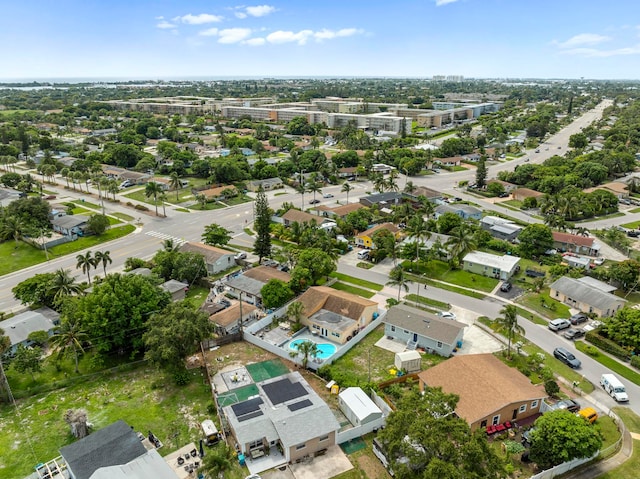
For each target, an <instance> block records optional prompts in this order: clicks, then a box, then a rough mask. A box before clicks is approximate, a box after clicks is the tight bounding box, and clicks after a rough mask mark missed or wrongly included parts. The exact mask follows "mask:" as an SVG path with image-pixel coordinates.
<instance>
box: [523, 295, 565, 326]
mask: <svg viewBox="0 0 640 479" xmlns="http://www.w3.org/2000/svg"><path fill="white" fill-rule="evenodd" d="M517 301H518V302H519V303H520V304H522V305H523V306H526V307H528V308H530V309H533V310H534V311H535V312H537V313H538V314H540V315H542V316H544V317H547V318H549V319H556V318H569V317H570V316H571V313H570V312H569V306H567V305H566V304H564V303H561V302H559V301H556V300H555V299H551V297H550V296H549V289H548V288H546V289H543V290H542V291H541V292H540V293H539V294H538V293H526V294H524V295H522V296H521V297H520V298H518V300H517Z"/></svg>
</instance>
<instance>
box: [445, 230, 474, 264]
mask: <svg viewBox="0 0 640 479" xmlns="http://www.w3.org/2000/svg"><path fill="white" fill-rule="evenodd" d="M450 236H451V237H450V238H449V240H448V241H447V246H448V247H449V253H450V254H451V258H452V259H455V260H457V261H458V263H460V262H461V261H462V258H464V257H465V255H466V254H467V253H469V252H471V251H473V250H474V249H475V247H476V240H475V236H474V233H473V231H472V229H471V227H470V226H469V225H467V224H462V225H460V226H458V227H457V228H454V229H453V230H452V231H451V234H450Z"/></svg>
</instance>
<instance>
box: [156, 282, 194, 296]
mask: <svg viewBox="0 0 640 479" xmlns="http://www.w3.org/2000/svg"><path fill="white" fill-rule="evenodd" d="M160 287H161V288H162V289H163V290H165V291H166V292H167V293H169V294H170V295H171V301H181V300H183V299H184V298H185V295H186V294H187V291H188V290H189V284H188V283H183V282H182V281H177V280H175V279H170V280H169V281H165V282H164V283H162V284H161V285H160Z"/></svg>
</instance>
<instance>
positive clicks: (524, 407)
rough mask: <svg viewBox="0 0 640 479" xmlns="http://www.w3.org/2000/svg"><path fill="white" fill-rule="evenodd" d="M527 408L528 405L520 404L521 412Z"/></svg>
mask: <svg viewBox="0 0 640 479" xmlns="http://www.w3.org/2000/svg"><path fill="white" fill-rule="evenodd" d="M526 410H527V405H526V404H523V405H522V406H520V409H519V410H518V412H519V413H523V412H525V411H526Z"/></svg>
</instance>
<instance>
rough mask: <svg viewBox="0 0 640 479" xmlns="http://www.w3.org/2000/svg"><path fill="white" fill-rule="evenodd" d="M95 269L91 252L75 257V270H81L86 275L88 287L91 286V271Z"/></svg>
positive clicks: (94, 261)
mask: <svg viewBox="0 0 640 479" xmlns="http://www.w3.org/2000/svg"><path fill="white" fill-rule="evenodd" d="M95 267H96V260H95V258H94V257H93V255H92V254H91V251H87V252H86V253H85V254H79V255H77V256H76V269H82V272H83V273H84V274H86V275H87V280H88V282H89V285H91V269H92V268H95Z"/></svg>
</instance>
